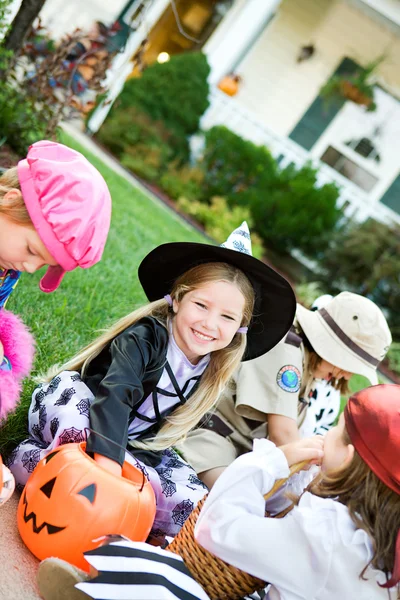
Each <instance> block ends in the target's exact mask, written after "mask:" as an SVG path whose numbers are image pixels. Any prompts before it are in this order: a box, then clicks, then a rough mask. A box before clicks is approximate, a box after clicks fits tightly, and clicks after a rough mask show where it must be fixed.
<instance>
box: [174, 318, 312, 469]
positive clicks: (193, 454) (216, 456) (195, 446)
mask: <svg viewBox="0 0 400 600" xmlns="http://www.w3.org/2000/svg"><path fill="white" fill-rule="evenodd" d="M295 325H296V322H295ZM304 360H305V350H304V346H303V343H302V340H301V338H300V336H298V335H297V334H296V332H295V331H294V330H293V329H292V330H291V331H290V332H289V333H288V335H287V336H286V337H285V338H284V339H283V340H281V341H280V342H279V343H278V344H277V345H276V346H275V347H274V348H273V349H272V350H270V351H269V352H267V353H266V354H264V355H263V356H260V357H259V358H256V359H254V360H251V361H248V362H245V363H242V364H241V366H240V367H239V369H238V370H237V371H236V373H235V375H234V377H233V380H232V381H231V383H230V385H229V386H228V387H227V388H226V390H224V392H223V394H222V395H221V397H220V399H219V401H218V404H217V409H216V410H215V413H214V415H211V416H209V417H210V418H209V420H208V421H207V420H205V422H204V425H203V428H202V429H196V430H194V431H192V432H191V433H190V434H189V435H188V437H187V439H186V441H185V442H184V444H183V445H182V446H181V450H182V452H183V454H184V456H185V458H186V460H187V461H188V462H189V463H190V464H191V465H192V466H193V467H194V469H195V470H196V471H197V472H198V473H201V472H203V471H206V470H208V469H211V468H214V467H217V466H227V465H228V464H230V462H232V460H233V459H234V458H236V456H238V455H239V454H241V453H243V452H244V451H247V450H251V449H252V445H253V440H254V439H255V438H260V437H267V435H268V430H267V420H268V415H269V414H276V415H283V416H285V417H289V418H291V419H294V420H297V421H298V425H300V424H301V422H302V421H303V419H304V415H305V412H306V411H305V410H304V409H303V407H304V408H305V407H306V406H307V404H306V403H305V402H304V401H301V400H300V398H299V396H300V393H302V394H303V393H304V391H306V390H304V382H302V378H303V366H304ZM302 384H303V385H302Z"/></svg>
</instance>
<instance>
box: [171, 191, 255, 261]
mask: <svg viewBox="0 0 400 600" xmlns="http://www.w3.org/2000/svg"><path fill="white" fill-rule="evenodd" d="M178 206H179V208H180V209H182V210H183V211H184V212H185V213H186V214H188V215H190V216H192V217H193V218H195V219H196V220H197V221H198V222H199V223H201V224H202V225H203V226H204V229H205V231H206V233H207V234H208V235H209V236H210V237H212V238H213V239H214V240H215V241H216V242H219V243H222V242H225V240H226V239H227V238H228V236H229V235H230V234H231V233H232V231H233V230H234V229H236V227H239V225H240V224H241V223H243V221H247V224H248V225H249V227H250V230H251V227H252V220H251V216H250V213H249V210H248V208H246V207H243V206H234V207H229V206H228V203H227V201H226V199H225V198H222V197H220V196H214V197H213V198H211V202H210V204H209V205H208V204H204V203H203V202H196V201H189V200H188V199H187V198H179V200H178ZM251 245H252V250H253V256H255V257H256V258H261V257H262V255H263V253H264V249H263V245H262V241H261V239H260V238H259V236H258V235H257V234H255V233H252V234H251Z"/></svg>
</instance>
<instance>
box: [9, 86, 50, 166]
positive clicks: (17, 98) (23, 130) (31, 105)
mask: <svg viewBox="0 0 400 600" xmlns="http://www.w3.org/2000/svg"><path fill="white" fill-rule="evenodd" d="M45 129H46V126H45V122H44V121H43V120H41V119H40V118H39V117H38V110H37V107H36V104H35V101H34V99H33V98H31V97H30V96H29V95H28V94H25V93H24V92H23V90H21V89H19V88H16V87H14V86H13V85H10V84H9V83H5V84H4V85H2V87H1V89H0V139H1V140H2V141H4V142H5V143H7V145H8V146H10V147H11V148H12V149H13V150H14V151H15V152H16V154H18V155H19V157H20V158H23V157H25V156H26V152H27V150H28V148H29V146H30V145H31V144H33V143H34V142H37V141H38V140H40V139H42V138H43V137H45V136H44V133H45Z"/></svg>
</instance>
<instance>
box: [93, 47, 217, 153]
mask: <svg viewBox="0 0 400 600" xmlns="http://www.w3.org/2000/svg"><path fill="white" fill-rule="evenodd" d="M209 72H210V67H209V66H208V63H207V59H206V57H205V55H204V54H202V53H200V52H196V53H183V54H179V55H176V56H173V57H171V60H170V61H168V62H166V63H163V64H158V63H155V64H154V65H151V66H149V67H148V68H147V69H146V70H145V71H144V72H143V74H142V76H141V77H138V78H131V79H129V80H128V81H127V82H126V83H125V86H124V89H123V90H122V92H121V94H120V96H119V97H118V99H117V101H116V102H115V104H114V106H113V107H112V109H111V111H110V115H109V117H108V118H107V120H106V121H105V123H104V124H103V126H102V128H101V129H102V130H103V129H104V128H107V127H108V125H109V121H110V120H111V121H113V120H115V119H116V118H119V116H118V115H119V114H121V113H124V112H125V111H127V110H129V109H131V108H132V107H135V108H136V109H138V110H139V111H140V112H144V113H146V114H147V115H148V116H149V117H150V118H151V119H152V120H153V121H156V122H162V123H163V124H164V127H165V128H166V129H167V130H168V131H169V132H170V134H171V138H170V140H169V144H170V146H171V148H172V149H173V154H174V156H175V157H178V158H179V159H180V160H186V159H187V158H188V156H189V146H188V136H189V135H191V134H193V133H195V132H196V131H197V130H198V127H199V121H200V117H201V116H202V114H203V113H204V111H205V110H206V109H207V107H208V104H209V102H208V91H209V88H208V83H207V77H208V74H209Z"/></svg>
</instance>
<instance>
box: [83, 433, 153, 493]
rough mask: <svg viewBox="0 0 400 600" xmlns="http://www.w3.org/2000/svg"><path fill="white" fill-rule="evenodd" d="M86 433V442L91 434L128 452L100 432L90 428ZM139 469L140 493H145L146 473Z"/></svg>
mask: <svg viewBox="0 0 400 600" xmlns="http://www.w3.org/2000/svg"><path fill="white" fill-rule="evenodd" d="M84 432H85V436H86V441H87V438H88V435H89V434H91V433H93V434H94V435H98V436H99V437H101V438H103V440H106V442H111V443H112V444H114V445H115V446H118V448H122V450H123V451H124V452H126V451H127V450H126V448H124V446H122V445H121V444H119V443H118V442H116V441H114V440H111V439H110V438H109V437H107V436H106V435H103V434H102V433H99V432H98V431H95V430H94V429H91V428H90V427H85V429H84ZM88 432H89V433H88ZM138 469H139V471H141V473H142V485H141V486H140V489H139V492H142V491H143V488H144V486H145V484H146V481H147V479H146V475H145V474H144V471H143V469H141V468H140V467H138Z"/></svg>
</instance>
